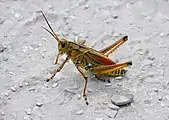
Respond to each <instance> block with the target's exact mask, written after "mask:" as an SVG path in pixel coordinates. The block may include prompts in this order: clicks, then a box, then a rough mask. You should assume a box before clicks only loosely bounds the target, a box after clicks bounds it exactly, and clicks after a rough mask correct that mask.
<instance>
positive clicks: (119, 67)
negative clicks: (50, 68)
mask: <svg viewBox="0 0 169 120" xmlns="http://www.w3.org/2000/svg"><path fill="white" fill-rule="evenodd" d="M41 13H42V15H43V17H44V18H45V21H46V23H47V24H48V26H49V28H50V30H48V29H46V28H44V27H43V28H44V29H45V30H46V31H47V32H49V33H50V34H51V35H52V36H53V37H54V38H55V40H57V42H58V51H59V53H58V55H57V56H56V63H57V62H58V58H59V55H62V54H66V55H67V57H66V59H65V60H64V62H63V63H62V64H61V65H60V66H59V68H57V69H56V70H55V71H54V73H53V74H52V75H51V76H50V77H49V78H48V79H47V81H50V80H51V79H52V78H53V77H54V76H55V75H56V73H57V72H59V71H60V70H61V69H62V68H63V66H64V65H65V63H66V62H67V61H68V60H69V59H71V60H72V62H73V63H74V65H75V67H76V68H77V70H78V71H79V72H80V74H81V75H82V76H83V77H84V79H85V85H84V89H83V97H84V99H85V101H86V104H87V105H88V101H87V97H86V89H87V84H88V77H87V76H86V75H85V73H84V71H89V72H92V73H93V74H94V75H95V76H96V77H97V78H100V76H101V75H105V76H111V77H117V76H124V75H125V73H126V70H124V69H123V68H124V67H127V66H129V65H132V62H131V61H128V62H124V63H115V62H114V61H112V60H111V59H110V58H108V56H109V55H110V54H111V53H112V52H113V51H114V50H116V49H117V48H118V47H119V46H120V45H122V44H123V43H124V42H126V41H127V40H128V36H124V37H122V38H121V39H120V40H118V41H116V42H115V43H113V44H111V45H110V46H108V47H106V48H104V49H102V50H95V49H93V48H90V47H87V46H85V45H84V42H83V43H76V42H72V41H69V40H67V39H65V38H64V39H59V38H58V36H57V35H56V34H55V32H54V30H53V29H52V27H51V26H50V24H49V22H48V20H47V18H46V17H45V15H44V13H43V12H41ZM100 79H101V78H100ZM101 80H104V79H101Z"/></svg>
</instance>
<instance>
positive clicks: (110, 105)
mask: <svg viewBox="0 0 169 120" xmlns="http://www.w3.org/2000/svg"><path fill="white" fill-rule="evenodd" d="M108 107H109V108H110V109H112V110H118V109H120V107H119V106H116V105H114V104H108Z"/></svg>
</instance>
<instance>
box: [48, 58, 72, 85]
mask: <svg viewBox="0 0 169 120" xmlns="http://www.w3.org/2000/svg"><path fill="white" fill-rule="evenodd" d="M68 60H69V57H68V56H67V57H66V59H65V60H64V61H63V63H62V64H61V65H60V66H59V68H58V69H56V70H55V71H54V73H53V74H52V75H51V76H50V77H49V78H48V79H47V80H46V81H47V82H49V81H50V80H51V79H53V77H54V76H55V75H56V73H57V72H60V70H61V69H62V68H63V66H64V65H65V63H66V62H67V61H68Z"/></svg>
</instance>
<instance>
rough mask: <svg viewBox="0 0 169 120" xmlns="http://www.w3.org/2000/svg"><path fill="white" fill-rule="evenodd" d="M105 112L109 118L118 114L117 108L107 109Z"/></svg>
mask: <svg viewBox="0 0 169 120" xmlns="http://www.w3.org/2000/svg"><path fill="white" fill-rule="evenodd" d="M105 114H106V115H107V116H108V117H109V118H114V117H115V116H116V115H117V110H111V111H106V112H105Z"/></svg>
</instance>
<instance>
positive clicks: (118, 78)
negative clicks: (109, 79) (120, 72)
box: [114, 76, 123, 80]
mask: <svg viewBox="0 0 169 120" xmlns="http://www.w3.org/2000/svg"><path fill="white" fill-rule="evenodd" d="M114 79H115V80H121V79H123V77H122V76H119V77H115V78H114Z"/></svg>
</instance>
